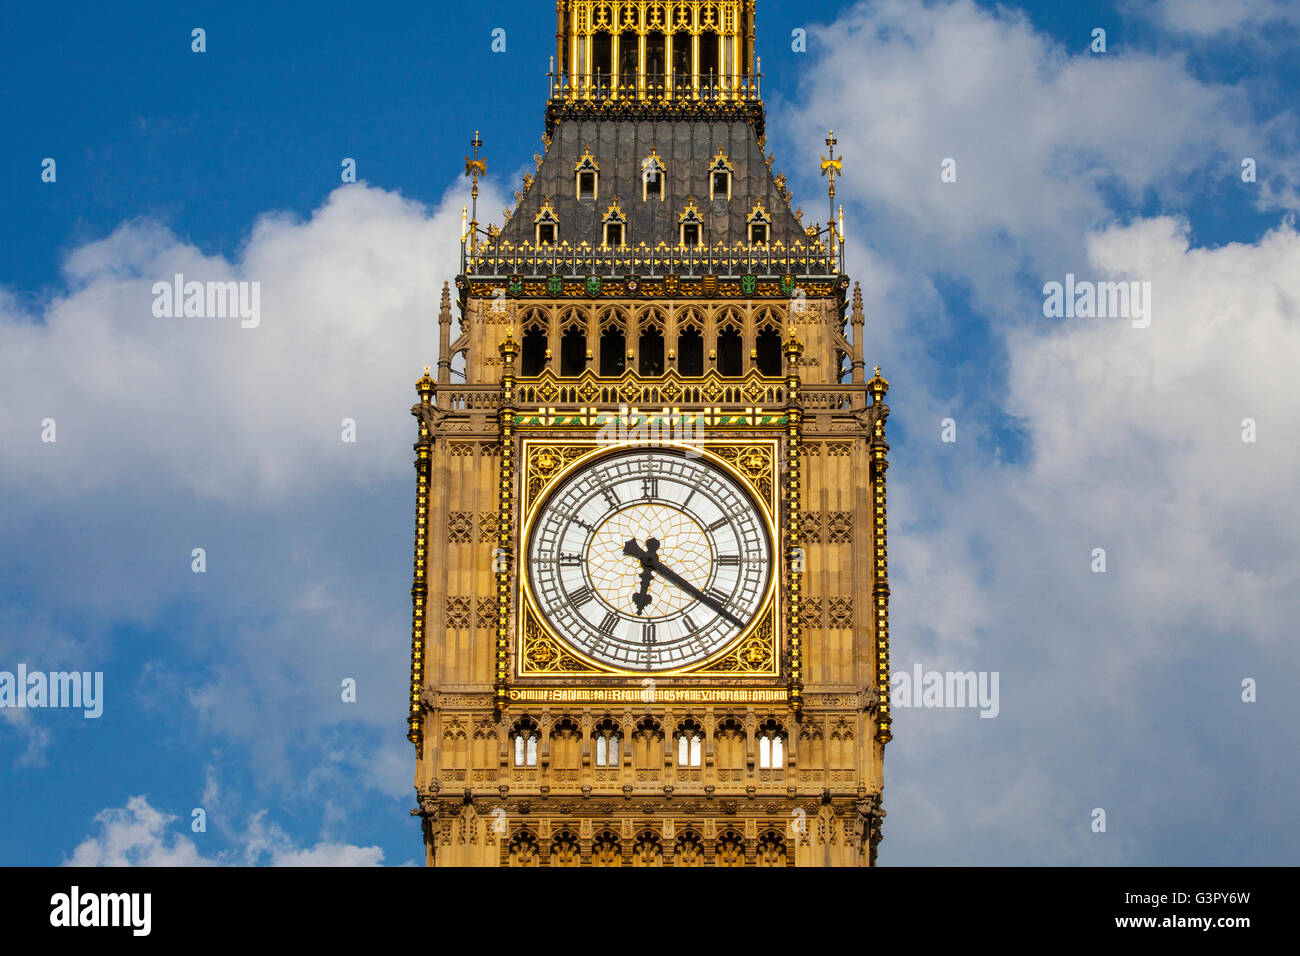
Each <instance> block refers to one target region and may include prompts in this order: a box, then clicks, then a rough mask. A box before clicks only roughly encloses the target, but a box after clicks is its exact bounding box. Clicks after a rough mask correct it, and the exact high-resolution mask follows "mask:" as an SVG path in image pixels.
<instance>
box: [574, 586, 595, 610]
mask: <svg viewBox="0 0 1300 956" xmlns="http://www.w3.org/2000/svg"><path fill="white" fill-rule="evenodd" d="M594 597H595V595H594V594H592V593H591V588H588V587H581V588H578V590H576V591H574V592H573V593H571V594H569V595H568V598H569V601H570V602H571V603H572V604H573V606H574V607H582V606H583V605H584V604H586V603H587V602H588V601H590V600H591V599H592V598H594Z"/></svg>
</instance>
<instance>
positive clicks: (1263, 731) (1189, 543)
mask: <svg viewBox="0 0 1300 956" xmlns="http://www.w3.org/2000/svg"><path fill="white" fill-rule="evenodd" d="M816 36H817V38H818V41H819V42H818V45H817V47H816V50H817V51H818V56H819V58H820V59H819V63H818V68H817V69H814V70H809V71H807V73H806V76H807V81H806V86H805V88H804V89H803V90H802V96H801V99H800V100H799V101H798V102H797V103H796V104H794V108H792V109H790V110H787V111H786V112H785V113H784V114H783V117H782V118H781V119H780V120H779V124H780V126H781V128H783V129H784V130H786V133H787V135H789V136H790V137H791V138H792V140H793V141H795V142H801V143H808V142H813V143H818V144H819V143H820V141H821V135H824V133H820V132H819V131H821V130H824V129H825V128H826V127H827V126H832V127H834V128H835V130H836V136H837V137H838V138H839V140H840V144H841V149H842V151H843V152H844V154H845V155H846V156H848V157H850V161H849V162H847V163H846V175H845V177H844V179H843V181H842V185H841V192H840V194H839V195H840V197H841V198H843V199H844V201H845V203H846V207H847V212H848V214H849V216H850V224H851V225H852V224H853V223H858V224H859V225H857V226H856V227H853V229H852V235H853V236H854V237H855V238H854V258H853V268H854V271H855V272H856V273H857V276H860V277H861V278H862V280H863V282H864V294H865V297H866V300H867V304H868V315H869V324H868V329H867V335H868V337H867V340H866V342H865V352H866V357H867V359H868V363H869V364H870V363H871V362H874V361H880V362H881V364H882V365H883V366H884V371H885V374H886V376H887V377H888V378H890V380H891V381H892V382H893V384H894V389H893V391H892V392H891V394H890V399H891V402H890V404H891V406H892V407H893V410H894V413H893V416H892V417H891V421H890V424H891V429H892V430H893V436H894V437H893V441H894V453H893V459H894V464H893V465H892V467H891V469H890V479H891V545H892V548H891V551H892V553H891V562H890V564H891V572H892V574H891V585H892V592H893V609H892V611H891V621H892V625H893V629H892V633H893V638H894V645H893V664H894V667H895V668H896V669H900V670H910V669H911V667H912V666H913V665H914V664H915V663H921V664H922V665H923V666H924V667H925V668H926V669H939V670H959V671H968V670H989V671H998V672H999V673H1000V674H1001V713H1000V715H999V717H998V718H997V719H994V720H981V719H978V717H976V715H975V714H974V712H972V711H965V712H959V711H952V710H948V711H942V710H919V709H910V708H902V709H899V710H898V711H896V714H895V717H896V739H895V741H894V742H893V743H892V744H891V745H890V748H889V753H888V755H887V758H886V788H885V796H886V806H887V807H888V808H889V811H890V816H889V821H888V824H889V825H888V826H887V828H886V840H885V842H884V844H882V848H881V853H882V857H881V859H882V861H884V862H886V863H987V862H991V861H998V862H1003V863H1040V864H1041V863H1124V862H1128V863H1134V862H1144V863H1156V862H1164V863H1169V862H1174V863H1196V862H1236V863H1244V862H1265V861H1271V862H1283V861H1285V860H1287V859H1289V858H1292V857H1293V856H1294V854H1295V852H1296V850H1297V839H1298V837H1297V834H1296V831H1295V827H1294V825H1293V824H1292V823H1291V822H1290V820H1291V816H1292V815H1291V812H1290V809H1289V807H1288V806H1287V804H1286V799H1285V798H1284V797H1283V796H1282V794H1283V793H1286V792H1291V791H1293V790H1294V789H1296V787H1297V786H1298V785H1300V779H1297V776H1296V773H1295V771H1294V770H1293V769H1290V768H1284V767H1282V766H1279V765H1278V761H1277V755H1278V754H1282V753H1289V752H1292V751H1294V750H1295V748H1296V746H1297V743H1298V741H1297V730H1296V721H1295V715H1294V708H1293V707H1291V706H1290V705H1289V703H1287V702H1285V701H1284V700H1283V699H1282V698H1272V699H1271V700H1270V701H1264V700H1262V699H1261V701H1260V702H1259V703H1258V704H1254V705H1251V704H1245V703H1243V702H1242V700H1241V697H1240V692H1241V681H1242V679H1243V678H1246V677H1250V676H1252V675H1255V676H1258V675H1259V674H1260V673H1267V674H1268V675H1270V677H1269V679H1268V683H1269V684H1270V685H1271V686H1273V687H1274V688H1276V689H1280V688H1281V687H1282V686H1290V685H1291V684H1294V683H1295V681H1296V679H1297V678H1298V677H1300V660H1298V659H1297V653H1296V651H1295V649H1294V648H1295V645H1294V642H1293V641H1291V640H1290V636H1289V632H1290V630H1291V629H1292V627H1291V625H1290V624H1289V622H1291V621H1294V620H1295V619H1296V617H1297V615H1300V586H1298V585H1300V555H1298V554H1297V545H1296V542H1297V541H1300V505H1297V503H1296V502H1295V498H1294V494H1293V489H1294V488H1295V487H1296V486H1297V485H1298V484H1300V451H1297V449H1296V447H1295V445H1294V443H1293V442H1291V441H1289V439H1288V437H1287V436H1290V435H1294V434H1296V432H1297V428H1300V413H1298V412H1297V409H1296V408H1295V403H1294V401H1293V400H1292V397H1291V396H1289V395H1288V387H1287V383H1288V382H1289V379H1290V373H1289V369H1290V368H1292V367H1294V366H1295V365H1296V363H1297V362H1300V237H1297V233H1296V230H1295V228H1294V226H1293V225H1292V224H1291V223H1290V222H1289V220H1286V219H1281V221H1280V224H1279V225H1278V226H1277V227H1276V228H1275V229H1273V230H1272V231H1271V232H1270V233H1268V234H1267V235H1265V236H1263V237H1261V238H1259V239H1258V240H1257V241H1252V242H1241V243H1231V244H1227V245H1223V246H1221V247H1219V248H1213V249H1210V248H1203V247H1199V246H1198V245H1197V244H1196V242H1195V240H1194V237H1193V235H1192V233H1191V230H1190V227H1189V226H1188V223H1187V218H1186V216H1185V215H1184V214H1183V211H1184V210H1185V209H1186V206H1187V204H1188V203H1189V201H1191V200H1192V199H1194V198H1196V195H1197V193H1198V191H1199V192H1201V193H1203V192H1204V191H1206V190H1207V189H1210V188H1212V184H1213V183H1214V182H1221V181H1227V182H1231V181H1232V180H1233V176H1234V174H1235V171H1234V169H1233V166H1234V165H1235V164H1234V162H1233V159H1234V157H1236V156H1239V155H1247V154H1248V153H1242V152H1241V150H1242V149H1243V148H1244V144H1246V143H1255V144H1258V143H1261V142H1265V143H1277V142H1278V141H1279V138H1280V139H1281V140H1285V139H1286V137H1289V136H1290V135H1291V131H1292V130H1293V127H1294V123H1293V120H1290V119H1287V118H1286V117H1274V118H1264V119H1262V120H1260V121H1255V120H1252V118H1251V113H1250V110H1249V109H1247V108H1245V103H1244V101H1243V100H1242V98H1241V97H1242V94H1241V91H1240V89H1237V88H1234V87H1230V86H1224V85H1218V84H1215V83H1211V82H1206V81H1203V80H1201V79H1198V78H1196V77H1195V76H1194V75H1193V74H1192V73H1191V72H1190V71H1189V69H1188V67H1187V65H1186V63H1185V61H1184V59H1183V58H1182V56H1181V55H1180V54H1179V53H1178V52H1176V51H1173V52H1170V51H1168V50H1158V51H1153V52H1139V53H1135V52H1126V53H1124V54H1122V55H1116V56H1112V55H1109V54H1108V55H1107V57H1105V58H1090V57H1089V56H1088V55H1087V54H1086V53H1085V52H1079V51H1068V50H1064V49H1062V48H1061V47H1060V45H1059V44H1057V43H1055V42H1053V41H1052V40H1051V39H1050V38H1049V37H1047V36H1045V35H1044V34H1042V33H1039V32H1038V31H1036V30H1035V28H1034V27H1033V25H1032V24H1031V23H1030V22H1029V21H1028V19H1027V18H1025V17H1024V16H1023V15H1021V14H1018V13H1014V12H1009V11H1007V10H1005V9H1003V8H998V9H996V10H991V11H990V10H986V9H981V8H979V7H977V6H975V5H974V4H973V3H968V2H954V3H939V4H927V5H918V4H907V3H901V2H893V0H885V2H880V3H869V4H867V3H864V4H860V5H858V6H856V7H854V8H853V9H852V10H850V11H848V12H846V13H845V14H844V15H843V16H842V17H841V18H840V19H839V20H838V21H837V22H836V23H834V24H831V25H829V26H828V27H826V28H825V29H823V30H821V31H818V32H816ZM810 49H811V48H810ZM848 104H852V106H851V108H848ZM949 156H951V157H954V158H956V160H957V169H958V181H957V183H955V184H945V183H942V182H941V181H940V178H939V171H940V161H941V160H942V159H943V158H944V157H949ZM1220 175H1221V176H1222V179H1219V178H1218V177H1219V176H1220ZM1280 194H1281V193H1278V195H1280ZM1239 201H1240V202H1241V204H1242V206H1243V207H1244V208H1249V207H1250V206H1251V205H1252V204H1253V203H1255V202H1256V199H1255V195H1254V194H1253V193H1250V192H1244V193H1243V194H1242V195H1241V196H1240V197H1239ZM1263 204H1264V205H1268V203H1267V202H1264V203H1263ZM1135 206H1155V207H1157V208H1163V209H1165V210H1167V211H1169V210H1172V214H1164V215H1159V214H1157V215H1151V216H1146V217H1143V216H1138V215H1134V214H1133V212H1132V210H1133V209H1134V207H1135ZM1273 208H1274V209H1275V210H1276V209H1277V205H1276V204H1275V205H1274V207H1273ZM864 247H865V248H864ZM1067 271H1069V272H1074V273H1076V274H1077V275H1078V276H1079V277H1080V278H1087V279H1094V280H1100V279H1112V278H1121V277H1123V278H1127V279H1134V280H1139V281H1146V282H1150V283H1151V288H1152V298H1153V303H1154V305H1153V316H1152V323H1151V326H1150V327H1149V328H1146V329H1136V328H1133V327H1132V324H1131V322H1129V321H1127V320H1125V319H1116V318H1109V319H1046V318H1044V316H1043V313H1042V303H1043V297H1042V285H1043V283H1044V282H1046V281H1049V280H1057V281H1060V280H1062V279H1063V278H1064V275H1065V273H1066V272H1067ZM947 416H952V417H954V418H955V419H956V420H957V424H958V441H957V442H956V444H945V443H943V442H941V441H940V420H941V419H942V418H944V417H947ZM1247 418H1249V419H1252V420H1254V421H1255V422H1256V423H1258V427H1259V429H1260V430H1259V431H1258V439H1257V440H1256V441H1255V442H1253V443H1252V442H1245V441H1243V440H1242V437H1243V420H1244V419H1247ZM1265 422H1267V423H1268V425H1267V428H1265V426H1264V423H1265ZM1008 443H1010V445H1011V446H1012V447H1011V450H1010V452H1008V450H1007V449H1008ZM1016 446H1018V447H1016ZM1098 547H1100V548H1105V549H1106V554H1107V559H1108V560H1107V571H1106V573H1104V574H1095V573H1093V571H1092V555H1093V549H1094V548H1098ZM972 718H973V719H972ZM938 781H945V782H946V783H945V784H944V785H942V786H940V785H938ZM953 781H960V782H961V785H960V786H951V785H949V784H950V783H951V782H953ZM1224 806H1233V807H1235V808H1237V813H1236V814H1234V815H1232V816H1231V818H1230V819H1225V818H1224V817H1219V818H1217V820H1216V823H1217V825H1218V828H1219V829H1218V830H1217V831H1216V832H1217V833H1218V836H1217V837H1216V838H1215V839H1213V840H1207V839H1205V838H1204V832H1205V821H1206V814H1207V812H1210V813H1213V811H1212V810H1208V811H1207V808H1212V807H1224ZM1098 807H1100V808H1103V809H1106V810H1107V811H1108V814H1109V816H1110V826H1109V829H1108V831H1107V833H1105V834H1095V833H1093V832H1092V831H1091V830H1090V828H1089V824H1090V822H1091V816H1090V814H1091V811H1092V810H1093V809H1094V808H1098ZM1260 828H1264V829H1267V830H1268V831H1269V832H1271V833H1273V834H1274V835H1275V839H1274V840H1273V841H1271V842H1269V843H1267V844H1265V843H1262V842H1260V841H1257V840H1254V839H1253V838H1252V836H1251V834H1252V833H1254V832H1256V831H1258V830H1259V829H1260Z"/></svg>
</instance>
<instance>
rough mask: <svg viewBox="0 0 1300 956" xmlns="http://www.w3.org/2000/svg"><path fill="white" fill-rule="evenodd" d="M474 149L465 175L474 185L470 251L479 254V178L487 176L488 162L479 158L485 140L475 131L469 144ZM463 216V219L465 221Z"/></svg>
mask: <svg viewBox="0 0 1300 956" xmlns="http://www.w3.org/2000/svg"><path fill="white" fill-rule="evenodd" d="M469 144H470V145H471V146H473V147H474V158H473V159H470V158H469V157H468V156H466V157H465V175H466V176H468V177H469V178H470V182H471V183H472V184H473V185H472V187H471V188H470V192H469V194H470V222H469V228H470V251H471V252H474V253H477V252H478V178H479V177H480V176H486V175H487V160H486V159H483V158H481V157H480V156H479V154H478V151H479V148H480V147H481V146H482V145H483V140H482V139H480V138H479V135H478V130H474V138H473V139H472V140H470V143H469ZM463 218H464V217H463V215H462V219H463Z"/></svg>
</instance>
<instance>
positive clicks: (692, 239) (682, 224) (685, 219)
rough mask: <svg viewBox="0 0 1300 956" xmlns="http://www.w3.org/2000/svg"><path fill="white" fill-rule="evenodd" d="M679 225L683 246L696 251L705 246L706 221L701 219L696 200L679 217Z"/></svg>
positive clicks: (688, 204) (689, 203) (687, 205)
mask: <svg viewBox="0 0 1300 956" xmlns="http://www.w3.org/2000/svg"><path fill="white" fill-rule="evenodd" d="M677 223H678V227H679V228H680V229H681V237H682V238H681V244H682V245H683V246H685V247H686V248H688V249H695V248H698V247H699V246H702V245H704V220H703V219H701V218H700V211H699V210H698V209H696V208H695V200H694V199H692V200H691V201H690V202H688V203H687V204H686V209H685V211H684V212H683V213H682V214H681V215H680V216H678V217H677Z"/></svg>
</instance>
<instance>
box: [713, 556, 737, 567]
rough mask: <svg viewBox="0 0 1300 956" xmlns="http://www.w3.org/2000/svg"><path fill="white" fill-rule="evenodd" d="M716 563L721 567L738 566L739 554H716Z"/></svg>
mask: <svg viewBox="0 0 1300 956" xmlns="http://www.w3.org/2000/svg"><path fill="white" fill-rule="evenodd" d="M718 564H720V565H722V566H723V567H729V568H735V567H739V566H740V555H738V554H720V555H718Z"/></svg>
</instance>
